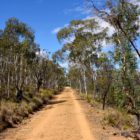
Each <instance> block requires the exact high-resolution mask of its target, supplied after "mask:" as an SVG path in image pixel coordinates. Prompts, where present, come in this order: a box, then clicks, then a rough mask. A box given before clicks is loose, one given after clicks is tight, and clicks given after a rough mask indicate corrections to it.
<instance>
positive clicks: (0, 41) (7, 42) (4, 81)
mask: <svg viewBox="0 0 140 140" xmlns="http://www.w3.org/2000/svg"><path fill="white" fill-rule="evenodd" d="M41 52H42V50H41V48H40V47H39V45H37V44H36V43H35V41H34V32H33V31H32V29H31V28H30V27H28V25H26V24H25V23H23V22H21V21H19V20H18V19H16V18H11V19H9V20H8V21H7V22H6V27H5V28H4V30H0V93H1V94H0V97H1V98H8V99H9V98H10V97H12V99H13V98H14V97H16V99H17V101H20V100H21V99H23V97H24V94H23V93H24V92H27V91H29V92H32V93H33V92H36V91H39V89H40V88H41V87H47V83H49V81H51V82H52V85H53V86H52V85H51V86H50V88H53V87H54V85H56V81H57V85H58V86H59V82H60V83H61V85H62V82H63V78H64V77H65V75H64V71H63V70H62V69H61V67H60V66H58V65H56V64H55V63H54V62H53V61H52V60H50V59H49V57H48V56H47V55H46V54H47V53H45V55H44V54H41ZM59 74H60V77H59ZM61 80H62V82H61ZM14 99H15V98H14Z"/></svg>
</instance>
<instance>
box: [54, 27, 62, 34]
mask: <svg viewBox="0 0 140 140" xmlns="http://www.w3.org/2000/svg"><path fill="white" fill-rule="evenodd" d="M61 29H62V27H57V28H55V29H53V30H52V34H57V33H58V32H59V31H60V30H61Z"/></svg>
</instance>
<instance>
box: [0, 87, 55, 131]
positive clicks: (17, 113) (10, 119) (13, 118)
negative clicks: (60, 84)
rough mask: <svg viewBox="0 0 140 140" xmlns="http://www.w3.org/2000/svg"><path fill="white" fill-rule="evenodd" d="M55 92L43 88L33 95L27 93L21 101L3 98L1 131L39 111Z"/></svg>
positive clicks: (0, 109) (0, 111)
mask: <svg viewBox="0 0 140 140" xmlns="http://www.w3.org/2000/svg"><path fill="white" fill-rule="evenodd" d="M55 93H56V92H55V91H53V90H45V89H41V90H40V92H39V93H37V94H34V96H33V97H32V96H28V94H26V95H25V99H23V100H22V101H21V102H19V103H17V102H14V101H12V100H11V101H10V100H1V101H0V131H2V130H3V129H5V128H6V127H13V126H14V125H15V124H19V123H21V121H22V120H23V119H24V118H26V117H28V116H29V115H30V114H32V113H33V112H35V111H37V110H38V109H39V108H40V107H42V106H43V105H44V104H47V103H48V101H49V100H50V99H51V98H52V96H53V95H54V94H55Z"/></svg>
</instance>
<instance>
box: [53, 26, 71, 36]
mask: <svg viewBox="0 0 140 140" xmlns="http://www.w3.org/2000/svg"><path fill="white" fill-rule="evenodd" d="M68 25H69V24H65V25H64V26H62V27H56V28H55V29H53V30H52V34H57V33H58V32H59V31H60V30H61V29H62V28H64V27H67V26H68Z"/></svg>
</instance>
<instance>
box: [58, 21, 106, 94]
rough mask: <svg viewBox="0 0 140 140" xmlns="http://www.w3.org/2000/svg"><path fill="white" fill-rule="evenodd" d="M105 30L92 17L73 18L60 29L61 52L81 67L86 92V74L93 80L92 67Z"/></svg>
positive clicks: (99, 49)
mask: <svg viewBox="0 0 140 140" xmlns="http://www.w3.org/2000/svg"><path fill="white" fill-rule="evenodd" d="M106 30H107V29H104V30H101V29H100V27H99V26H98V23H97V22H96V21H95V20H94V19H87V20H73V21H71V22H70V24H69V26H67V27H65V28H63V29H61V30H60V31H59V32H58V34H57V37H58V40H59V41H60V42H62V41H63V42H65V43H64V47H63V49H62V52H66V54H67V55H68V59H69V62H71V63H74V64H76V65H77V66H78V67H80V68H81V71H80V72H81V75H82V77H83V81H84V89H85V93H86V94H87V76H86V73H87V74H88V75H90V76H89V77H92V80H94V67H95V65H96V61H97V58H98V53H99V52H100V51H101V47H102V44H101V41H102V40H104V38H105V36H106Z"/></svg>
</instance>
